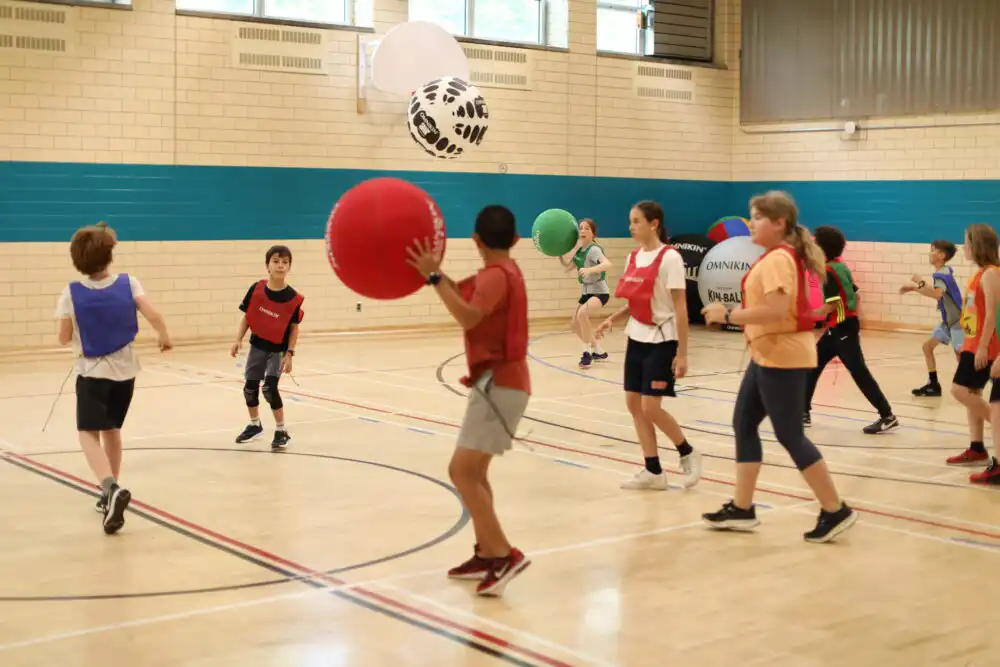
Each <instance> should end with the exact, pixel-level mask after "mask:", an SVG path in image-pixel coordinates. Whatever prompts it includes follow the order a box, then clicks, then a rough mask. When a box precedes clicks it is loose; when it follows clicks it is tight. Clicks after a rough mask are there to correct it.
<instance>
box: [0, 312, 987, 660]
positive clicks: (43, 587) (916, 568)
mask: <svg viewBox="0 0 1000 667" xmlns="http://www.w3.org/2000/svg"><path fill="white" fill-rule="evenodd" d="M532 333H533V335H534V336H535V338H534V341H533V343H532V346H531V354H532V364H531V368H532V373H533V381H534V385H535V396H534V397H533V400H532V402H531V404H530V406H529V411H528V416H529V417H530V418H531V419H530V420H526V421H525V422H523V423H522V426H521V429H520V431H521V433H524V432H526V431H527V430H529V429H530V430H531V433H530V435H528V436H527V439H528V440H529V441H530V446H531V449H528V448H526V447H519V448H517V449H516V450H515V451H514V452H512V453H510V454H509V455H507V456H505V457H503V458H502V459H500V460H498V461H497V462H496V463H495V465H494V466H493V481H494V488H495V490H496V495H497V501H498V507H499V511H500V514H501V518H502V520H503V521H504V522H505V523H506V526H507V527H508V531H509V534H510V536H511V537H512V539H513V540H514V541H515V543H516V544H517V545H518V546H520V547H521V548H523V549H524V550H525V551H526V552H527V554H528V555H529V557H530V558H531V559H532V560H533V565H532V566H531V567H530V568H528V570H526V571H525V573H524V574H523V575H522V576H521V577H519V578H518V579H516V580H514V581H513V582H512V583H511V585H510V586H509V587H508V589H507V592H506V596H505V597H504V598H502V599H481V598H476V597H475V596H474V595H473V593H472V585H471V584H470V583H468V582H452V581H449V580H448V579H446V578H445V576H444V573H445V570H446V569H447V568H448V567H450V566H452V565H455V564H457V563H459V562H461V561H463V560H465V558H467V557H468V556H469V553H470V549H471V546H472V536H471V535H472V534H471V526H469V525H468V523H467V518H466V517H465V515H464V514H463V511H462V507H461V505H460V503H459V501H458V499H457V497H456V495H455V493H454V492H453V490H452V489H451V487H450V485H449V482H448V479H447V473H446V465H447V461H448V458H449V456H450V453H451V450H452V447H453V443H454V438H455V434H456V427H457V425H458V423H459V421H460V419H461V415H462V410H463V406H464V399H463V398H461V397H460V396H459V395H458V394H460V393H462V388H461V386H460V385H459V384H458V382H457V380H458V378H459V377H460V376H461V375H462V373H463V371H464V367H463V364H464V358H463V357H462V356H460V353H461V349H462V348H461V343H460V339H459V338H458V334H457V333H456V332H447V333H435V334H432V335H428V334H422V335H420V336H412V337H410V336H405V335H366V336H359V335H354V336H339V337H338V336H328V337H305V338H304V339H303V341H302V342H301V343H300V344H299V346H298V351H299V355H298V356H297V357H296V372H295V378H296V380H297V382H298V385H296V384H294V383H293V382H291V381H289V379H288V378H285V379H283V380H282V392H283V395H284V396H285V398H286V405H287V409H286V411H287V414H288V419H287V421H288V423H289V426H290V429H291V433H292V438H293V439H292V441H291V443H290V447H289V449H288V451H287V452H285V453H282V454H272V453H271V452H270V451H269V440H270V435H271V433H272V430H273V420H272V419H271V418H270V415H269V414H268V413H267V412H264V415H265V421H264V423H265V426H266V427H267V438H266V439H262V440H258V441H256V442H253V443H249V444H248V445H236V444H234V442H233V440H234V438H235V436H236V434H237V433H238V432H239V431H240V429H241V428H242V426H243V425H244V422H245V408H244V406H243V398H242V393H241V379H240V378H241V376H240V373H241V368H240V367H239V365H238V364H237V363H236V362H234V360H233V359H231V358H230V357H229V356H228V354H227V348H228V345H219V346H217V347H214V348H207V347H205V348H185V349H179V350H175V351H173V352H171V353H168V354H165V355H159V354H158V353H155V352H152V351H145V352H144V354H143V356H142V359H143V365H144V372H143V374H142V375H141V376H140V379H139V389H138V391H137V392H136V398H135V400H134V402H133V407H132V412H131V414H130V415H129V421H128V424H127V426H126V431H125V434H126V446H127V448H128V449H127V451H126V453H125V463H124V468H123V478H122V481H123V483H124V484H125V485H126V486H127V487H128V488H130V489H131V490H132V492H133V494H134V501H133V503H132V506H131V512H130V513H129V514H128V517H127V521H128V522H127V524H126V526H125V528H124V529H123V531H122V532H121V533H120V534H119V535H117V536H114V537H107V536H105V535H104V534H103V532H102V531H101V528H100V516H99V515H98V514H97V513H96V512H95V511H94V503H95V499H96V492H95V490H94V487H93V486H92V485H91V476H90V473H89V471H88V470H87V468H86V464H85V461H84V458H83V456H82V454H81V453H80V452H79V451H78V448H77V444H76V439H75V432H74V398H73V395H72V380H70V382H68V383H67V386H66V390H65V391H66V393H65V395H64V396H63V397H62V398H61V399H60V400H59V401H58V403H57V404H56V407H55V411H54V414H53V416H52V419H51V421H50V423H49V426H48V428H47V429H46V431H45V432H44V433H43V432H41V427H42V424H43V423H44V422H45V419H46V416H47V415H48V413H49V409H50V407H51V405H52V402H53V400H54V398H55V394H56V392H57V391H58V388H59V384H60V382H62V380H63V378H64V377H65V376H66V373H67V371H68V368H69V363H70V361H69V358H68V357H65V356H63V357H49V358H38V357H34V358H20V359H10V360H7V361H4V362H2V363H0V373H2V374H3V377H4V379H5V382H4V389H3V390H2V395H0V423H2V424H3V425H4V426H3V427H2V431H0V436H2V438H3V442H2V443H0V444H2V446H3V447H4V449H5V451H4V453H3V454H2V455H0V463H2V464H3V465H0V488H2V489H3V498H4V502H3V503H2V505H0V527H2V531H3V537H2V544H3V546H2V548H0V665H3V666H4V667H21V666H25V665H59V666H60V667H70V666H76V665H88V666H90V665H100V666H101V667H135V666H142V667H154V666H159V665H163V666H176V665H185V666H197V667H209V666H212V667H215V666H223V665H225V666H227V667H229V666H231V665H240V666H241V667H264V666H268V667H270V666H272V665H273V666H279V665H280V666H283V667H285V666H287V667H298V666H302V667H321V666H322V667H327V666H341V665H351V666H354V665H365V666H367V665H375V666H383V665H393V664H412V665H418V664H419V665H434V666H436V667H437V666H450V665H462V666H463V667H471V666H476V665H493V664H504V663H507V664H511V665H550V666H560V665H656V666H661V665H691V666H693V667H711V666H716V665H719V666H724V665H725V666H728V665H740V666H741V667H743V666H745V667H750V666H758V665H768V666H779V665H780V666H785V665H787V666H794V667H811V666H817V665H822V666H827V665H829V666H834V665H837V666H840V665H843V666H845V667H846V666H847V665H852V666H867V665H873V666H880V667H884V666H886V665H900V666H906V667H914V666H918V665H935V666H940V667H946V666H950V665H954V666H956V667H959V666H961V667H968V666H970V665H972V666H976V667H986V666H987V665H996V664H997V661H998V658H997V655H1000V653H998V649H1000V634H998V632H997V623H996V621H997V613H996V601H997V599H998V594H1000V577H998V576H997V572H998V571H1000V570H998V566H1000V518H998V512H997V509H998V507H1000V495H998V489H995V488H975V487H971V486H969V485H968V484H967V483H966V481H965V480H966V476H967V474H968V472H969V471H968V470H966V469H959V470H955V469H948V468H947V467H946V466H945V465H944V464H943V460H944V458H945V457H946V456H947V455H949V454H953V453H957V452H959V451H960V450H961V449H963V448H964V447H965V446H966V445H967V442H968V439H967V435H966V433H965V430H966V427H965V424H964V413H963V412H962V411H961V410H960V409H959V408H958V407H957V405H956V404H955V403H954V401H952V400H951V399H950V398H944V399H919V400H918V399H913V398H912V397H911V396H910V389H911V388H912V387H915V386H918V385H920V384H923V382H924V380H925V378H926V374H925V371H924V368H923V360H922V357H921V354H920V343H921V341H922V337H919V336H914V335H906V334H886V333H878V332H869V331H866V332H865V333H864V334H863V340H864V344H865V351H866V353H867V355H868V358H869V360H870V361H871V366H872V368H873V372H874V373H875V376H876V378H877V379H878V380H879V381H880V382H881V384H882V386H883V389H884V390H885V391H886V394H887V395H888V396H889V398H890V400H891V401H892V402H893V406H894V408H895V409H896V413H897V415H898V416H899V417H900V420H901V422H902V424H903V426H902V428H900V429H898V430H897V431H895V432H893V433H890V434H885V435H882V436H864V435H863V434H862V433H861V427H862V426H864V425H865V424H867V423H869V422H870V421H872V419H873V418H874V413H873V412H872V410H871V409H870V408H869V406H868V405H867V404H866V403H865V401H864V398H863V397H862V396H861V395H860V394H859V392H858V391H857V390H856V389H855V387H854V385H853V383H852V382H851V380H850V377H849V376H848V375H847V373H846V372H845V371H844V370H843V369H842V368H837V367H833V368H831V369H830V370H828V372H827V374H826V376H825V378H824V380H823V383H822V384H821V387H820V390H819V392H818V396H817V403H818V405H816V406H815V407H814V413H813V421H814V426H813V427H812V429H811V430H810V435H811V437H813V439H814V440H815V441H816V442H817V443H818V444H823V445H825V446H823V447H821V448H822V450H823V452H824V454H825V456H826V457H827V459H828V461H829V462H830V464H831V467H832V469H833V470H834V471H835V473H836V481H837V483H838V485H839V488H840V490H841V492H842V493H843V494H844V496H845V497H846V498H847V499H848V500H849V501H850V502H852V503H853V504H854V505H855V506H856V507H858V508H859V509H861V510H863V513H862V515H861V520H860V521H859V523H858V525H857V526H856V527H855V528H854V529H853V530H851V531H850V532H849V533H848V534H847V535H846V536H845V537H844V539H843V541H842V542H840V543H835V544H830V545H811V544H807V543H805V542H804V541H803V540H802V532H804V531H805V530H808V529H809V528H811V527H812V526H813V523H814V520H815V514H816V512H817V511H818V510H817V506H816V505H815V503H813V502H811V495H810V493H809V492H808V490H807V488H806V487H805V485H804V483H803V482H802V480H801V478H800V477H799V475H798V474H797V473H796V472H795V471H794V469H792V467H791V462H790V460H789V458H788V457H787V456H786V455H785V454H784V452H783V450H781V449H780V447H779V446H778V445H777V443H776V442H774V440H773V435H772V434H771V433H770V432H767V433H766V434H767V435H768V437H769V438H770V442H767V443H765V445H766V454H765V460H766V462H767V464H768V465H767V467H766V468H765V470H764V472H763V474H762V478H761V489H760V492H759V495H758V497H757V500H758V501H759V503H760V504H761V508H763V511H762V512H761V515H760V516H761V519H762V522H763V523H762V525H761V526H760V528H759V529H758V532H757V533H756V534H726V533H715V532H712V531H710V530H708V529H706V528H705V527H703V526H702V524H701V521H700V515H701V513H702V512H705V511H709V510H714V509H716V508H717V507H718V506H719V505H720V504H721V503H722V502H723V501H725V500H726V499H727V498H728V497H729V493H730V491H731V486H732V479H733V471H734V466H733V462H732V460H731V457H732V454H733V444H732V437H731V429H730V427H729V426H728V424H729V422H730V418H731V411H732V405H733V399H734V398H735V390H736V388H737V386H738V383H739V379H740V375H739V369H740V367H741V365H742V364H745V361H746V360H745V358H744V357H743V354H742V350H743V348H742V345H741V339H740V337H739V336H738V335H736V334H727V333H709V332H706V331H702V330H695V332H694V334H693V342H692V350H691V357H690V365H691V373H692V376H691V377H690V378H688V379H687V380H685V381H683V382H682V386H683V389H684V390H683V392H682V395H681V397H679V398H677V399H675V400H672V401H670V402H669V404H668V406H669V408H671V409H672V410H673V411H674V413H675V414H676V415H677V416H678V418H679V419H680V421H681V422H682V424H683V425H685V427H686V428H687V433H688V435H689V439H690V441H691V442H692V444H693V445H694V446H695V447H698V448H700V449H701V450H702V451H703V452H704V453H705V455H706V458H705V473H704V477H703V479H702V482H701V484H700V485H699V486H698V487H696V488H695V489H693V490H690V491H683V490H681V489H679V488H677V486H676V485H677V484H678V482H679V479H680V478H679V475H677V474H676V471H677V458H676V454H675V453H673V450H672V448H669V443H668V449H667V450H666V451H665V452H664V464H665V465H669V468H670V472H671V473H672V474H671V481H672V483H673V485H674V487H673V488H672V489H671V490H670V491H667V492H666V493H663V492H659V493H658V492H634V491H621V490H619V488H618V484H619V482H621V481H622V480H623V479H624V478H625V477H627V476H629V475H630V474H632V473H633V472H634V470H635V468H636V466H637V465H638V464H639V461H641V456H640V454H639V450H638V446H637V445H636V444H634V434H633V431H632V425H631V421H630V418H629V415H628V413H627V412H626V411H625V409H624V403H623V398H622V395H621V391H620V384H619V378H620V375H621V359H622V355H621V350H622V349H623V344H624V341H623V340H622V338H621V337H620V330H619V331H616V332H615V333H614V334H612V336H611V337H610V340H609V345H608V346H607V349H608V350H609V351H610V352H611V353H612V356H611V359H610V360H609V361H608V362H606V363H603V364H601V365H597V366H595V367H593V368H592V369H590V370H589V371H586V372H581V371H579V370H577V368H576V362H577V359H578V357H579V353H578V345H577V344H576V342H575V339H573V338H572V336H571V334H569V333H568V332H563V331H556V330H537V329H536V330H533V332H532ZM939 363H940V370H941V376H942V378H948V379H950V376H951V372H952V370H953V368H954V361H953V360H952V359H947V358H946V355H945V354H944V353H943V351H942V352H941V353H940V354H939ZM662 442H664V439H663V437H662V436H661V443H662Z"/></svg>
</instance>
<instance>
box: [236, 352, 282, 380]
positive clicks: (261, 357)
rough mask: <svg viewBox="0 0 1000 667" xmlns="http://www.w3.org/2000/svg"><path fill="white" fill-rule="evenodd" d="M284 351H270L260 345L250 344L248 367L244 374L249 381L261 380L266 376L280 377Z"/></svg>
mask: <svg viewBox="0 0 1000 667" xmlns="http://www.w3.org/2000/svg"><path fill="white" fill-rule="evenodd" d="M284 356H285V355H284V353H283V352H268V351H266V350H262V349H260V348H259V347H254V346H253V345H251V346H250V351H249V352H248V353H247V363H246V367H245V368H244V369H243V376H244V378H246V381H247V382H261V381H262V380H263V379H264V377H265V376H268V375H270V376H272V377H280V376H281V362H282V359H283V358H284Z"/></svg>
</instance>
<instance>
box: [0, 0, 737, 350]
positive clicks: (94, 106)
mask: <svg viewBox="0 0 1000 667" xmlns="http://www.w3.org/2000/svg"><path fill="white" fill-rule="evenodd" d="M719 4H720V7H721V8H722V9H720V11H724V10H725V8H726V7H727V3H726V2H720V3H719ZM406 6H407V5H406V2H405V0H376V2H375V10H374V18H375V28H376V31H377V32H378V33H383V32H384V31H385V30H386V29H387V28H388V27H390V26H392V25H394V24H396V23H398V22H401V21H404V20H406ZM569 8H570V15H569V52H568V53H566V52H559V51H544V50H533V51H531V54H532V56H533V57H535V58H536V59H537V61H538V70H537V74H538V85H537V86H536V89H535V90H532V91H513V90H497V89H486V90H484V92H485V94H486V95H487V98H488V102H489V105H490V110H491V125H492V126H491V131H490V138H489V141H487V142H486V143H485V144H484V145H483V147H482V150H479V151H477V152H475V153H474V154H470V155H468V156H466V157H465V158H464V159H462V160H458V161H451V162H444V161H435V160H433V159H432V158H429V157H427V156H425V155H424V154H423V153H422V151H420V150H419V149H417V148H416V147H414V146H413V144H412V140H411V139H410V137H409V136H408V134H407V131H406V127H405V120H404V116H403V112H402V109H403V108H404V106H405V101H403V100H399V99H396V100H392V99H388V98H386V96H381V97H379V96H377V95H376V96H375V99H374V101H373V103H372V104H371V106H370V109H369V112H368V113H366V114H365V115H358V114H357V113H356V110H355V104H356V99H355V86H356V51H357V47H356V44H357V33H356V32H354V31H350V30H329V31H326V33H327V37H328V48H327V53H326V58H327V61H328V63H329V64H330V73H329V75H328V76H311V75H305V74H288V73H276V72H257V71H248V70H241V69H234V68H232V67H230V66H229V58H230V46H229V41H228V40H229V36H230V35H231V34H232V32H233V30H234V29H235V28H236V27H237V26H238V25H240V24H239V23H237V22H233V21H227V20H220V19H211V18H203V17H189V16H178V15H176V14H175V12H174V2H173V0H134V8H133V10H132V11H122V10H111V9H104V8H97V7H94V8H91V7H84V8H80V7H74V8H71V9H70V10H69V11H70V12H72V15H73V18H74V20H75V22H76V29H77V30H78V32H79V39H78V40H77V42H76V43H75V45H74V52H73V54H72V55H69V56H64V55H48V54H41V53H31V54H26V53H11V52H9V51H8V52H4V53H3V54H2V55H0V161H38V162H52V163H60V162H76V163H122V164H157V165H217V166H234V167H317V168H328V169H337V168H351V169H358V168H361V169H405V170H446V171H447V170H461V171H471V172H487V173H496V172H497V170H498V165H501V164H503V165H506V166H507V169H509V172H510V173H515V174H561V175H574V176H612V177H626V178H627V177H636V178H674V179H696V180H727V179H728V178H729V174H730V171H731V145H732V132H731V109H732V77H731V74H730V73H729V72H727V71H725V70H723V69H719V68H696V69H695V71H694V76H695V84H696V86H697V91H698V103H697V104H695V105H691V104H681V103H666V102H656V101H646V100H639V99H636V98H634V97H633V96H632V95H631V85H632V84H631V82H630V76H631V67H632V61H629V60H625V59H618V58H604V57H598V56H597V54H596V50H595V49H596V46H595V45H596V36H595V29H596V28H595V25H596V4H595V3H593V2H591V1H590V0H570V3H569ZM59 194H60V196H63V195H65V196H67V197H68V196H70V195H69V194H67V193H59ZM282 194H283V193H275V196H276V197H280V196H282ZM233 196H234V197H238V196H239V193H233ZM334 199H335V195H334V194H333V193H331V199H330V205H331V206H332V204H333V203H334ZM620 215H621V218H622V219H623V220H624V219H626V218H627V215H628V211H627V209H626V210H622V211H621V213H620ZM93 222H96V220H91V219H80V220H79V224H80V225H83V224H89V223H93ZM599 222H601V221H599ZM707 222H708V221H706V224H707ZM3 224H16V220H10V219H8V220H6V221H4V222H3ZM607 226H610V224H609V225H607ZM280 241H282V239H281V238H275V239H273V240H268V241H225V242H222V241H219V242H174V241H162V242H142V243H137V242H130V241H129V240H128V239H123V243H122V244H121V246H120V249H119V251H118V254H117V260H116V266H117V268H118V269H119V270H124V271H129V272H132V273H135V274H136V275H137V276H138V277H139V278H140V279H141V280H142V281H143V283H144V285H145V287H146V288H147V290H148V291H149V293H150V295H151V297H152V298H153V299H154V300H155V302H156V303H158V304H160V305H161V307H162V310H163V311H164V313H165V314H166V316H167V319H168V322H169V323H170V325H171V328H172V330H173V331H174V333H175V335H176V336H177V338H179V339H181V340H185V339H187V340H192V339H200V338H217V337H224V336H230V335H232V332H233V331H234V330H235V322H236V319H237V315H238V313H237V312H236V310H235V308H236V306H237V304H238V303H239V300H240V299H241V298H242V296H243V294H244V292H245V290H246V288H247V286H248V285H249V284H250V282H251V281H253V280H255V279H257V278H259V277H260V276H261V275H262V274H263V269H264V267H263V253H264V250H265V249H266V248H267V246H268V245H270V243H271V242H280ZM67 242H68V238H67ZM291 244H292V247H293V249H294V251H295V263H294V267H293V273H292V280H293V282H294V284H295V285H296V286H298V287H300V288H301V289H302V291H303V292H305V293H306V294H307V296H308V299H309V300H308V301H307V311H308V320H307V324H306V327H307V328H308V329H311V330H327V329H336V328H343V327H382V326H411V325H418V324H435V323H441V322H446V321H448V316H447V313H446V311H445V310H444V309H443V308H441V307H440V306H439V305H438V304H437V303H436V302H435V300H434V298H432V295H429V294H421V295H417V296H414V297H412V298H409V299H404V300H401V301H397V302H389V303H368V302H366V303H365V304H364V306H363V308H362V312H361V313H360V314H359V313H357V312H356V311H355V303H356V302H357V301H358V300H359V299H358V298H357V297H356V296H355V295H353V294H351V293H349V292H348V291H347V290H346V289H345V288H343V286H342V285H340V284H339V282H338V281H337V280H336V279H335V277H334V276H333V274H332V272H331V271H330V269H329V267H328V266H327V263H326V259H325V256H324V255H323V244H322V242H321V241H320V240H319V239H316V240H309V241H302V240H295V241H292V242H291ZM605 245H606V247H608V248H609V254H610V255H611V257H612V259H613V261H614V262H615V263H616V267H615V270H614V271H612V276H613V277H614V276H617V272H618V271H620V268H621V266H620V265H621V263H622V261H623V258H624V256H625V253H626V249H627V248H628V247H629V245H630V242H629V241H628V240H627V239H612V240H610V241H607V242H606V243H605ZM474 252H475V251H474V248H473V246H472V244H471V242H470V241H469V240H468V239H452V240H450V241H449V251H448V257H447V262H446V266H445V269H446V270H448V271H450V272H452V273H456V274H462V273H464V272H466V271H470V270H472V269H473V267H474V266H475V263H476V262H475V254H474ZM517 256H518V258H519V259H521V260H522V261H523V266H524V268H525V270H526V273H527V277H528V284H529V289H530V299H531V304H532V315H533V316H534V317H547V316H558V317H563V316H567V317H568V315H569V313H570V312H571V311H572V308H573V304H574V303H575V301H576V297H577V295H578V286H577V284H576V282H575V281H574V280H572V279H569V278H565V277H562V276H563V273H562V269H561V267H560V266H559V264H558V262H557V261H556V260H554V259H547V258H544V257H541V256H540V255H538V253H537V252H535V251H534V250H533V249H532V248H531V244H530V241H528V240H525V241H524V242H522V244H521V246H520V247H519V248H518V252H517ZM0 263H2V265H3V268H0V272H2V277H3V280H0V349H11V348H23V347H35V346H50V345H52V344H53V342H54V336H53V331H54V323H53V321H52V319H51V315H52V310H53V309H54V306H55V302H56V297H57V295H58V293H59V291H60V290H61V289H62V287H63V286H64V285H65V283H66V281H68V280H71V279H73V278H74V277H75V275H74V272H73V270H72V267H71V266H70V264H69V257H68V243H16V244H0ZM143 335H144V336H146V335H148V332H145V331H144V334H143Z"/></svg>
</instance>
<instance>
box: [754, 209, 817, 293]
mask: <svg viewBox="0 0 1000 667" xmlns="http://www.w3.org/2000/svg"><path fill="white" fill-rule="evenodd" d="M750 208H751V209H757V212H758V213H760V214H761V215H763V216H764V217H765V218H767V219H768V220H784V221H785V241H787V242H788V244H789V245H790V246H792V248H794V249H795V254H796V255H798V256H799V258H800V259H801V260H802V261H803V262H804V263H805V265H806V270H807V271H810V272H812V273H814V274H816V276H817V277H818V278H819V279H820V281H821V282H825V281H826V255H824V254H823V250H822V249H821V248H820V247H819V246H818V245H816V243H815V242H814V241H813V240H812V237H811V236H809V231H808V230H806V228H805V227H802V226H801V225H799V207H798V206H796V204H795V200H794V199H792V196H791V195H790V194H788V193H787V192H782V191H780V190H771V191H770V192H768V193H766V194H762V195H757V196H756V197H754V198H753V199H751V200H750Z"/></svg>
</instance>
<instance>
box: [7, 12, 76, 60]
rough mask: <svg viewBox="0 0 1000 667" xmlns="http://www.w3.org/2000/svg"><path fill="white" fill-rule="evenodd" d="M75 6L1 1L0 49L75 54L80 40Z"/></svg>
mask: <svg viewBox="0 0 1000 667" xmlns="http://www.w3.org/2000/svg"><path fill="white" fill-rule="evenodd" d="M76 12H77V10H76V9H75V8H73V7H52V6H39V5H34V4H27V3H21V2H9V1H8V2H0V49H4V50H13V51H36V52H38V51H40V52H44V53H59V54H65V53H72V51H73V46H74V45H75V44H76V41H77V39H78V37H77V33H76V29H75V23H76V21H75V19H76Z"/></svg>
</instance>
